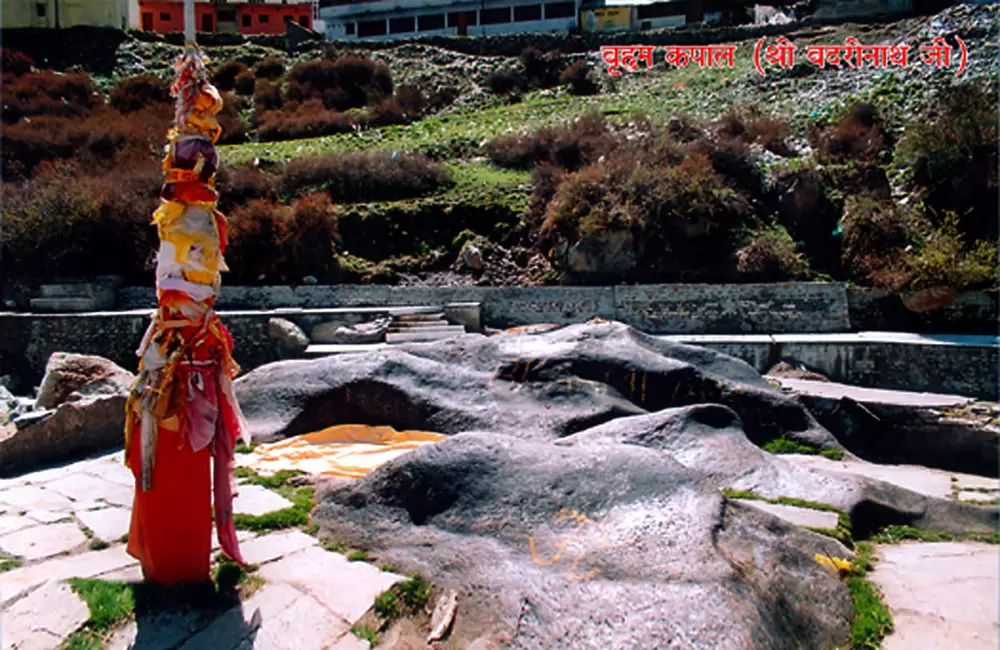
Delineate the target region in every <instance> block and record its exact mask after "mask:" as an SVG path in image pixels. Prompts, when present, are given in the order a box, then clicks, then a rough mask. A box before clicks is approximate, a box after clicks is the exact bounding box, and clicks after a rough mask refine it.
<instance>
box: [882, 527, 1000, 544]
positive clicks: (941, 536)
mask: <svg viewBox="0 0 1000 650" xmlns="http://www.w3.org/2000/svg"><path fill="white" fill-rule="evenodd" d="M907 540H910V541H918V542H929V543H934V542H983V543H985V544H1000V532H996V531H994V532H989V533H963V534H961V535H954V534H952V533H945V532H941V531H934V530H920V529H918V528H914V527H912V526H887V527H885V528H883V529H882V530H880V531H879V532H877V533H875V534H874V535H872V537H871V540H870V541H872V542H875V543H877V544H898V543H900V542H903V541H907Z"/></svg>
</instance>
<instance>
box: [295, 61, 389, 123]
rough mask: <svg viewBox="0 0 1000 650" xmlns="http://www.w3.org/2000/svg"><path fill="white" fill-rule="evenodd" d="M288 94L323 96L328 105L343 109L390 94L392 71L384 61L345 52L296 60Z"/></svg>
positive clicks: (299, 97) (298, 97) (302, 97)
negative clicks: (299, 61)
mask: <svg viewBox="0 0 1000 650" xmlns="http://www.w3.org/2000/svg"><path fill="white" fill-rule="evenodd" d="M288 77H289V82H288V98H289V99H291V100H294V101H299V102H302V101H306V100H309V99H319V100H322V102H323V106H324V107H326V108H327V109H333V110H337V111H346V110H348V109H351V108H362V107H364V106H367V105H369V104H378V103H379V102H382V101H385V100H387V99H389V98H391V97H392V90H393V87H392V74H391V73H390V72H389V68H388V67H387V66H386V65H385V64H384V63H378V62H375V61H372V60H371V59H363V58H360V57H354V56H345V57H340V58H338V59H333V60H331V59H318V60H315V61H305V62H303V63H298V64H296V65H295V66H294V67H293V68H292V69H291V71H290V72H289V74H288Z"/></svg>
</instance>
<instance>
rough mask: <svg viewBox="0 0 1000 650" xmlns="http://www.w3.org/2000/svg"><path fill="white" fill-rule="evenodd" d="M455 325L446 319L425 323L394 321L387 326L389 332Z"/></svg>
mask: <svg viewBox="0 0 1000 650" xmlns="http://www.w3.org/2000/svg"><path fill="white" fill-rule="evenodd" d="M448 327H455V326H454V325H452V324H451V323H449V322H448V321H446V320H432V321H427V322H425V323H421V322H414V323H406V322H404V323H395V324H393V325H390V326H389V331H390V332H429V331H432V330H439V329H442V328H448Z"/></svg>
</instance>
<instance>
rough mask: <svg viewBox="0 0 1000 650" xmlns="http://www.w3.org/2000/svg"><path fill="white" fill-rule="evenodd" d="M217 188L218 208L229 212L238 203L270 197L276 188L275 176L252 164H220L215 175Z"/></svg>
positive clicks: (242, 203) (243, 203)
mask: <svg viewBox="0 0 1000 650" xmlns="http://www.w3.org/2000/svg"><path fill="white" fill-rule="evenodd" d="M216 187H217V188H218V190H219V209H220V210H222V211H223V212H229V211H230V210H232V209H233V208H234V207H236V206H238V205H245V204H247V203H249V202H250V201H251V200H253V199H271V198H273V197H274V192H275V189H276V188H277V178H276V177H275V175H274V174H270V173H268V172H265V171H264V170H262V169H260V168H259V167H254V166H252V165H240V166H238V167H230V166H228V165H222V166H221V167H220V168H219V173H218V175H217V176H216Z"/></svg>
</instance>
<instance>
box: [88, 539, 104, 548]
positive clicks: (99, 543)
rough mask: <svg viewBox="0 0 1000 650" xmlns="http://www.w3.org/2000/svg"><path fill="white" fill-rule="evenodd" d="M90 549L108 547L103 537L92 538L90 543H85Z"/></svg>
mask: <svg viewBox="0 0 1000 650" xmlns="http://www.w3.org/2000/svg"><path fill="white" fill-rule="evenodd" d="M87 546H88V548H90V550H92V551H103V550H104V549H106V548H107V547H108V543H107V542H105V541H104V540H103V539H92V540H90V544H88V545H87Z"/></svg>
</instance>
